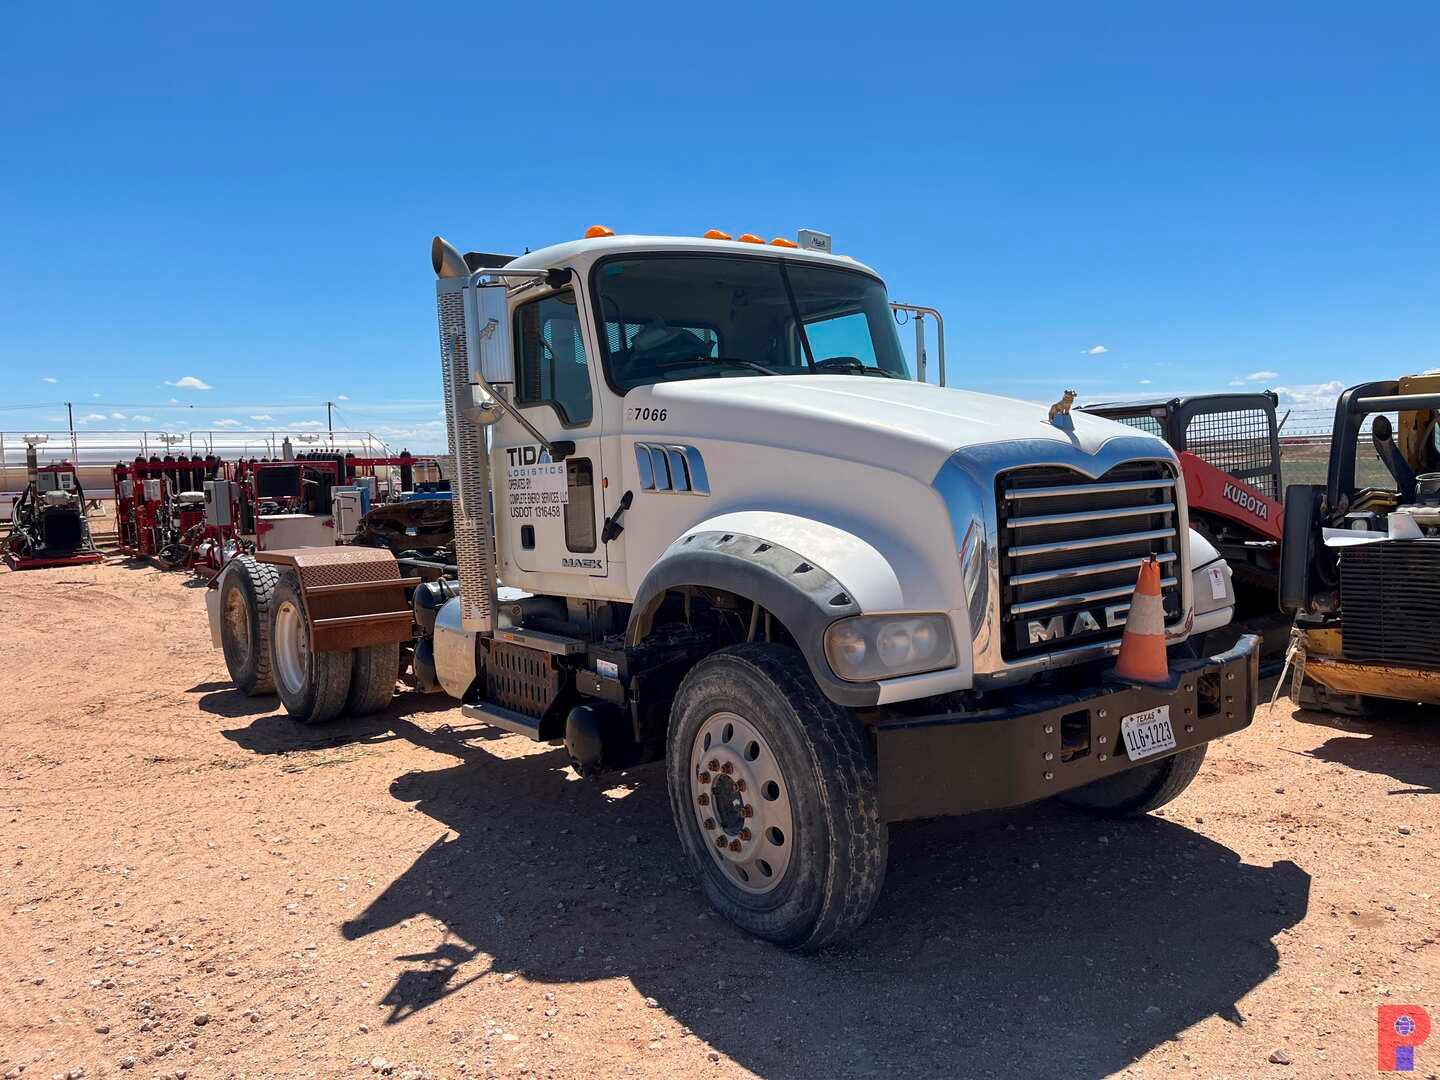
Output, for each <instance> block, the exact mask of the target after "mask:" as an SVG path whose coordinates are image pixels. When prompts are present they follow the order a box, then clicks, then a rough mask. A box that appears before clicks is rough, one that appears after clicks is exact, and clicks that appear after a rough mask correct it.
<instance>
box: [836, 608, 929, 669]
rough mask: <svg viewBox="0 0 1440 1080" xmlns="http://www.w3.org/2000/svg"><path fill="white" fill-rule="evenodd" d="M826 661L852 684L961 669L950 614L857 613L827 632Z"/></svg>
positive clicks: (842, 620)
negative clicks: (948, 616) (957, 659)
mask: <svg viewBox="0 0 1440 1080" xmlns="http://www.w3.org/2000/svg"><path fill="white" fill-rule="evenodd" d="M825 657H826V659H827V660H829V661H830V667H831V670H833V671H834V672H835V674H836V675H838V676H840V678H842V679H845V680H846V681H847V682H871V681H873V680H875V679H893V678H895V677H896V676H897V675H916V674H919V673H920V672H922V671H938V670H940V669H942V668H949V667H954V666H955V643H954V640H953V639H952V638H951V637H950V620H949V619H948V618H946V617H945V616H944V615H857V616H856V617H855V618H853V619H841V620H840V621H839V622H837V623H835V624H834V625H832V626H831V627H830V628H829V629H828V630H826V631H825Z"/></svg>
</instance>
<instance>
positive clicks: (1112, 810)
mask: <svg viewBox="0 0 1440 1080" xmlns="http://www.w3.org/2000/svg"><path fill="white" fill-rule="evenodd" d="M1209 748H1210V744H1209V743H1201V744H1200V745H1199V746H1192V747H1190V749H1188V750H1181V751H1180V752H1179V753H1178V754H1171V755H1170V756H1169V757H1167V758H1161V759H1160V760H1159V761H1152V762H1150V763H1149V764H1148V765H1136V766H1135V767H1134V768H1133V769H1126V770H1125V771H1124V772H1122V773H1116V774H1115V775H1114V776H1107V777H1105V778H1104V779H1103V780H1095V781H1093V782H1091V783H1089V784H1086V785H1085V786H1084V787H1078V788H1076V789H1075V790H1074V791H1067V792H1065V793H1064V794H1063V795H1057V796H1055V798H1057V799H1058V800H1059V801H1060V802H1063V803H1066V804H1067V805H1069V806H1078V807H1079V808H1080V809H1082V810H1089V811H1090V812H1091V813H1093V814H1100V815H1102V816H1104V817H1138V816H1139V815H1140V814H1148V813H1149V812H1150V811H1151V810H1158V809H1160V807H1162V806H1164V805H1165V804H1166V803H1168V802H1173V801H1174V800H1175V799H1177V798H1179V797H1180V793H1181V792H1182V791H1184V790H1185V789H1186V788H1187V787H1189V786H1190V783H1191V781H1192V780H1194V779H1195V775H1196V774H1197V773H1198V772H1199V771H1200V766H1201V764H1202V763H1203V762H1204V761H1205V751H1206V750H1208V749H1209Z"/></svg>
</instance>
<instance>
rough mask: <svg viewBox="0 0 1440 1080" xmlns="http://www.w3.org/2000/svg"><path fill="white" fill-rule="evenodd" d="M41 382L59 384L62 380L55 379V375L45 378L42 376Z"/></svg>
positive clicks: (45, 376)
mask: <svg viewBox="0 0 1440 1080" xmlns="http://www.w3.org/2000/svg"><path fill="white" fill-rule="evenodd" d="M40 381H41V382H48V383H57V382H59V381H60V380H59V379H57V378H55V376H53V375H43V376H41V378H40Z"/></svg>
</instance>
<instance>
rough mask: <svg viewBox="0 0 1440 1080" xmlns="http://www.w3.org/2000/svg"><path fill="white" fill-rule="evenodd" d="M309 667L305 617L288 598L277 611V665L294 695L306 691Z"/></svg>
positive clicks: (288, 688) (308, 644)
mask: <svg viewBox="0 0 1440 1080" xmlns="http://www.w3.org/2000/svg"><path fill="white" fill-rule="evenodd" d="M309 666H310V642H309V638H308V636H307V634H306V632H305V617H304V615H302V614H301V613H300V609H299V608H297V607H296V606H295V605H294V604H293V603H291V602H290V601H289V600H286V601H285V602H284V603H282V604H281V605H280V607H279V608H278V609H277V610H276V612H275V667H276V670H277V672H278V673H279V675H280V678H281V679H282V680H283V681H284V683H285V689H286V690H288V691H289V692H290V693H292V694H302V693H304V691H305V679H306V673H307V670H308V669H309Z"/></svg>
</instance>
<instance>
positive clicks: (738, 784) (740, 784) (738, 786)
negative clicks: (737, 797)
mask: <svg viewBox="0 0 1440 1080" xmlns="http://www.w3.org/2000/svg"><path fill="white" fill-rule="evenodd" d="M735 790H736V791H744V790H745V781H744V780H743V779H740V780H736V781H735Z"/></svg>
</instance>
